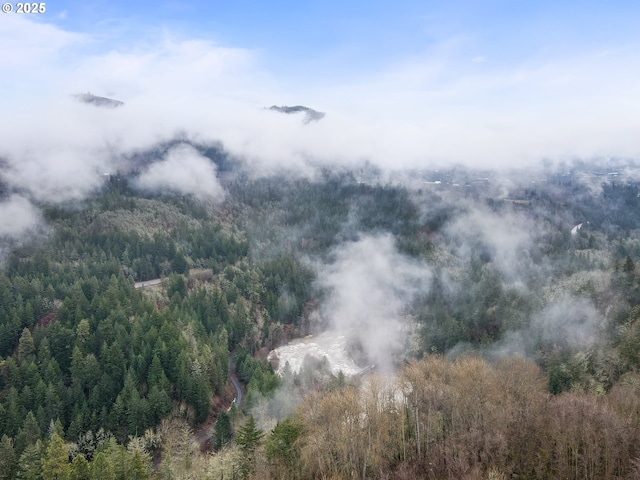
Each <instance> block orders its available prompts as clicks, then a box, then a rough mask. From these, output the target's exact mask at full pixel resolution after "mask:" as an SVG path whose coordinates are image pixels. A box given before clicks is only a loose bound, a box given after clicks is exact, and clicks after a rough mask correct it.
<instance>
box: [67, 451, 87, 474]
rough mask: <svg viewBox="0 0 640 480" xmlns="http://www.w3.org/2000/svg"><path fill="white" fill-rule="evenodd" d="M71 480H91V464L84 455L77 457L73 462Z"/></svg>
mask: <svg viewBox="0 0 640 480" xmlns="http://www.w3.org/2000/svg"><path fill="white" fill-rule="evenodd" d="M69 480H91V474H90V472H89V462H87V459H86V458H84V455H82V454H79V455H76V456H75V458H74V459H73V461H72V462H71V473H70V474H69Z"/></svg>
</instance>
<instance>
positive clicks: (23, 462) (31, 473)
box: [17, 440, 44, 480]
mask: <svg viewBox="0 0 640 480" xmlns="http://www.w3.org/2000/svg"><path fill="white" fill-rule="evenodd" d="M43 453H44V447H43V445H42V442H41V441H40V440H38V441H37V442H36V443H35V444H32V445H28V446H27V448H25V449H24V452H22V455H20V460H19V462H18V475H17V478H18V479H19V480H39V479H40V478H41V477H40V472H41V469H42V454H43Z"/></svg>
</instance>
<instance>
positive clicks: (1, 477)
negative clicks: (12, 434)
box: [0, 435, 17, 480]
mask: <svg viewBox="0 0 640 480" xmlns="http://www.w3.org/2000/svg"><path fill="white" fill-rule="evenodd" d="M16 467H17V462H16V452H15V450H14V448H13V440H11V439H10V438H9V437H7V436H6V435H3V436H2V439H1V440H0V480H13V479H14V478H15V472H16Z"/></svg>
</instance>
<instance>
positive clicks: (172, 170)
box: [137, 145, 224, 201]
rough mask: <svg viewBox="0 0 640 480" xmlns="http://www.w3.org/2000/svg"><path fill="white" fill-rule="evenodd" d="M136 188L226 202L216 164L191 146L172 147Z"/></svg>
mask: <svg viewBox="0 0 640 480" xmlns="http://www.w3.org/2000/svg"><path fill="white" fill-rule="evenodd" d="M137 185H138V187H139V188H142V189H145V190H153V191H163V190H169V191H173V192H178V193H181V194H183V195H189V194H192V195H194V196H195V197H198V198H207V199H212V200H217V201H220V200H222V199H223V198H224V190H223V188H222V186H221V185H220V183H219V182H218V179H217V177H216V168H215V164H214V163H213V162H212V161H211V160H209V159H208V158H206V157H203V156H202V155H200V154H199V153H198V152H197V151H196V150H195V149H194V148H193V147H191V146H189V145H178V146H175V147H172V148H171V149H170V150H169V151H168V152H167V154H166V155H165V157H164V159H162V160H161V161H159V162H155V163H153V164H152V165H151V166H150V167H149V168H148V169H147V170H146V171H145V172H144V173H142V175H140V177H139V178H138V182H137Z"/></svg>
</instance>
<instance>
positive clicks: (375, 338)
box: [318, 235, 432, 372]
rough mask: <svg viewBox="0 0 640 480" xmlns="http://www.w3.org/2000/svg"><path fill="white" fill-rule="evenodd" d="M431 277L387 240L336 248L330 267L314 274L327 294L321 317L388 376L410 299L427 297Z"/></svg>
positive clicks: (405, 329) (375, 238)
mask: <svg viewBox="0 0 640 480" xmlns="http://www.w3.org/2000/svg"><path fill="white" fill-rule="evenodd" d="M431 277H432V275H431V271H430V269H429V268H428V267H427V266H426V265H424V264H419V263H417V262H416V261H414V260H411V259H409V258H407V257H405V256H403V255H402V254H400V253H399V252H398V250H397V249H396V246H395V244H394V240H393V237H391V235H380V236H364V237H362V238H361V239H359V240H358V241H355V242H351V243H345V244H342V245H341V246H339V247H338V248H336V250H335V251H334V261H333V263H330V264H328V265H325V266H323V267H322V268H321V269H320V272H319V281H318V282H319V285H320V286H321V287H322V288H324V289H326V291H327V299H326V301H325V302H324V304H323V306H322V315H323V316H324V318H326V319H327V320H328V321H329V323H330V325H331V327H332V328H333V329H334V330H336V331H337V332H339V333H343V334H345V335H347V336H348V337H350V338H353V339H356V340H357V341H359V342H360V343H361V345H362V347H363V349H364V352H365V353H366V354H367V355H368V357H369V359H370V360H371V361H372V362H373V363H375V364H376V365H377V366H378V367H379V368H380V369H381V370H382V371H385V372H390V371H392V370H393V365H394V361H395V360H396V357H395V356H396V354H397V353H398V352H399V351H401V350H402V348H403V347H404V345H403V342H404V340H405V339H406V336H407V334H408V331H409V325H408V324H407V322H406V321H405V320H404V315H406V314H407V311H408V307H409V306H410V305H411V302H412V301H413V300H414V299H415V298H416V295H419V294H426V293H427V291H428V289H429V287H430V281H431Z"/></svg>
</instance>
